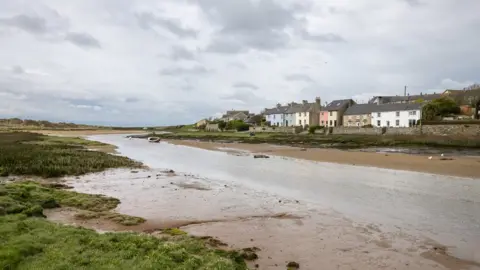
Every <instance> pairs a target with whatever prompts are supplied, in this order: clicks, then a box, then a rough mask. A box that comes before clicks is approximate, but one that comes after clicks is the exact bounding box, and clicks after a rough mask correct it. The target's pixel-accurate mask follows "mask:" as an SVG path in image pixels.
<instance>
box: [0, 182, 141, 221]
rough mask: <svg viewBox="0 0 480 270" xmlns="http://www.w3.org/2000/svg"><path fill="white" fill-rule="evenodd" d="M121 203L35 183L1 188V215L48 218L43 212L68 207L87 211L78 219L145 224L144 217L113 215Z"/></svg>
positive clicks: (9, 185) (7, 185) (11, 184)
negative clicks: (102, 219)
mask: <svg viewBox="0 0 480 270" xmlns="http://www.w3.org/2000/svg"><path fill="white" fill-rule="evenodd" d="M118 204H120V201H119V200H118V199H116V198H111V197H107V196H103V195H91V194H84V193H78V192H74V191H68V190H62V189H55V188H48V187H44V186H41V185H39V184H36V183H33V182H19V183H10V184H4V185H0V213H2V212H3V213H4V214H24V215H26V216H36V217H44V215H43V209H49V208H57V207H61V206H67V207H73V208H76V209H80V210H84V211H83V212H81V213H79V214H77V215H76V218H78V219H94V218H100V217H102V218H105V219H109V220H112V221H114V222H116V223H119V224H122V225H126V226H132V225H137V224H140V223H143V222H145V220H144V219H143V218H140V217H132V216H127V215H122V214H119V213H115V212H110V211H111V210H113V209H115V208H116V207H117V205H118Z"/></svg>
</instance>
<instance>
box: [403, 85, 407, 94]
mask: <svg viewBox="0 0 480 270" xmlns="http://www.w3.org/2000/svg"><path fill="white" fill-rule="evenodd" d="M403 95H404V96H405V97H406V96H407V86H406V85H405V88H404V90H403Z"/></svg>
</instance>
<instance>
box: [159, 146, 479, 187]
mask: <svg viewBox="0 0 480 270" xmlns="http://www.w3.org/2000/svg"><path fill="white" fill-rule="evenodd" d="M168 142H169V143H172V144H176V145H184V146H190V147H197V148H201V149H206V150H213V151H232V150H233V151H235V150H243V151H250V152H252V153H265V154H267V155H274V156H283V157H290V158H298V159H305V160H312V161H319V162H332V163H340V164H350V165H360V166H370V167H378V168H387V169H394V170H405V171H417V172H425V173H432V174H440V175H451V176H459V177H471V178H480V158H479V157H444V159H446V160H442V158H441V157H440V156H434V157H433V158H432V159H431V160H430V159H428V157H425V156H419V155H408V154H381V153H368V152H356V151H342V150H336V149H318V148H308V149H306V151H305V149H303V150H302V148H298V147H289V146H276V145H269V144H241V143H214V142H200V141H188V140H168ZM225 148H227V149H225Z"/></svg>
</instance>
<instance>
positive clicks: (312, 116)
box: [309, 111, 320, 126]
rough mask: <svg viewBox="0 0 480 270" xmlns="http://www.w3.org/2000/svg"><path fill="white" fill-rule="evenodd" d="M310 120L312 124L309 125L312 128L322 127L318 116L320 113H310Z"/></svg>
mask: <svg viewBox="0 0 480 270" xmlns="http://www.w3.org/2000/svg"><path fill="white" fill-rule="evenodd" d="M309 118H310V122H309V125H310V126H318V125H320V121H319V119H320V118H319V114H318V111H316V112H310V113H309Z"/></svg>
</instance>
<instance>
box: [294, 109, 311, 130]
mask: <svg viewBox="0 0 480 270" xmlns="http://www.w3.org/2000/svg"><path fill="white" fill-rule="evenodd" d="M295 118H296V121H297V122H296V123H295V126H303V127H304V126H306V125H309V126H310V113H309V112H299V113H297V115H296V117H295ZM300 121H302V124H300Z"/></svg>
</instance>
